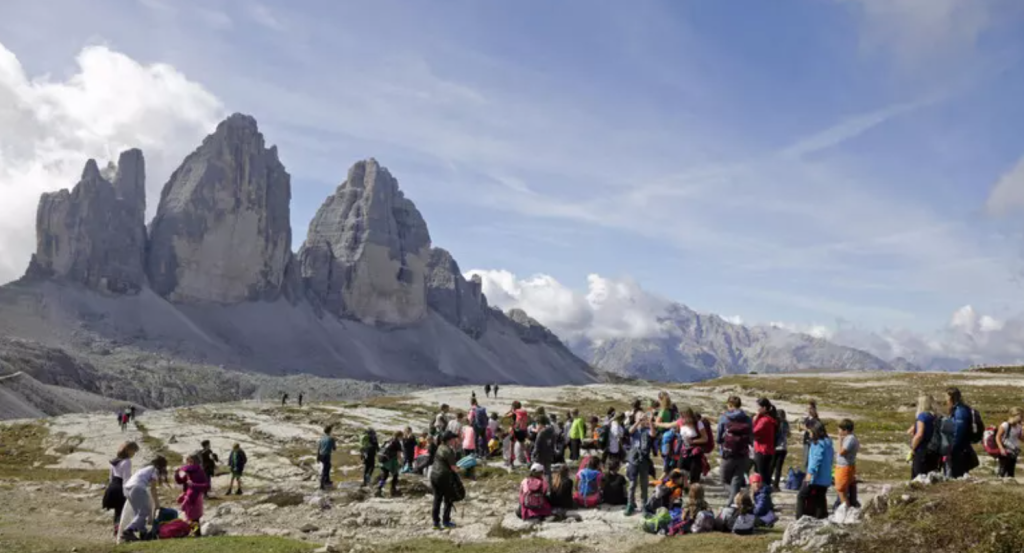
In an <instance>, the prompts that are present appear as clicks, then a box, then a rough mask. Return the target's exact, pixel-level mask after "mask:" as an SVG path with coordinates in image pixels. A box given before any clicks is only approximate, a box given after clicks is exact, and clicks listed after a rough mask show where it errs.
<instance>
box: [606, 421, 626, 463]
mask: <svg viewBox="0 0 1024 553" xmlns="http://www.w3.org/2000/svg"><path fill="white" fill-rule="evenodd" d="M625 422H626V415H625V413H616V415H615V418H614V419H612V422H611V424H610V425H609V427H608V449H607V453H608V454H607V459H606V461H605V462H607V461H609V460H612V459H614V460H616V461H618V462H619V464H620V465H621V464H622V461H623V460H624V459H625V458H626V455H625V451H624V449H625V448H624V447H623V440H624V439H625V437H626V427H625V426H624V424H625Z"/></svg>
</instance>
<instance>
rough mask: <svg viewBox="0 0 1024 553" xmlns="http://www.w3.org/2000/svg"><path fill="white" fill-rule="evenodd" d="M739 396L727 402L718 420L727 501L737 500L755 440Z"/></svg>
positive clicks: (751, 423)
mask: <svg viewBox="0 0 1024 553" xmlns="http://www.w3.org/2000/svg"><path fill="white" fill-rule="evenodd" d="M742 406H743V403H742V401H741V400H740V398H739V397H738V396H732V397H730V398H729V400H728V401H727V402H726V407H727V410H726V412H725V414H723V415H722V416H721V418H719V419H718V436H717V438H718V440H717V441H718V444H719V453H720V454H721V455H722V465H721V472H722V485H723V486H729V497H736V494H738V493H740V490H741V489H742V488H743V485H744V477H745V476H746V474H747V470H748V469H749V466H750V444H751V442H752V441H753V439H754V428H753V421H751V420H750V416H748V415H747V414H746V413H745V412H744V411H743V409H742V408H741V407H742Z"/></svg>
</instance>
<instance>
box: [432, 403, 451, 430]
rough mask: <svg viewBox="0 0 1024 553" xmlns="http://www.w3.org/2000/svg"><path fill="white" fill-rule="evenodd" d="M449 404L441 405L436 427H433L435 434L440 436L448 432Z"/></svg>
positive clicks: (435, 423) (435, 418) (435, 421)
mask: <svg viewBox="0 0 1024 553" xmlns="http://www.w3.org/2000/svg"><path fill="white" fill-rule="evenodd" d="M448 409H449V407H448V404H447V403H442V404H441V411H439V412H438V413H437V416H435V417H434V425H433V427H432V429H433V431H434V434H435V435H437V436H440V435H441V434H444V433H445V432H446V431H447V430H448Z"/></svg>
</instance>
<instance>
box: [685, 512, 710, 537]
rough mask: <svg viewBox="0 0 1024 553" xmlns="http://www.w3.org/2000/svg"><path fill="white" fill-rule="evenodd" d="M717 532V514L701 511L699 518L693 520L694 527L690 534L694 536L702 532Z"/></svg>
mask: <svg viewBox="0 0 1024 553" xmlns="http://www.w3.org/2000/svg"><path fill="white" fill-rule="evenodd" d="M714 530H715V513H713V512H711V511H701V512H699V513H697V518H695V519H694V520H693V526H692V527H691V528H690V532H691V533H693V534H699V533H701V532H713V531H714Z"/></svg>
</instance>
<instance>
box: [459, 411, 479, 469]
mask: <svg viewBox="0 0 1024 553" xmlns="http://www.w3.org/2000/svg"><path fill="white" fill-rule="evenodd" d="M459 439H460V440H461V441H462V451H460V452H459V454H460V455H459V460H461V459H462V458H463V457H466V456H473V457H476V456H477V450H476V445H477V444H476V430H475V429H474V428H473V426H472V425H470V424H467V425H464V426H463V427H462V432H461V434H460V435H459ZM479 454H480V456H481V457H482V456H483V451H480V452H479ZM466 476H467V477H469V478H471V479H473V480H476V477H475V476H474V471H473V469H472V468H469V469H467V470H466Z"/></svg>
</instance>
